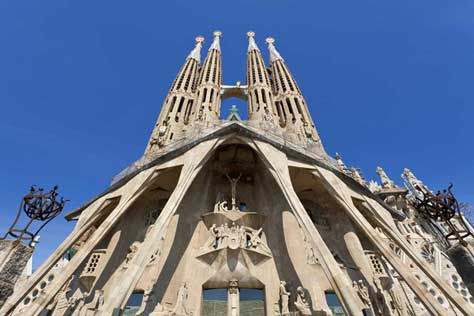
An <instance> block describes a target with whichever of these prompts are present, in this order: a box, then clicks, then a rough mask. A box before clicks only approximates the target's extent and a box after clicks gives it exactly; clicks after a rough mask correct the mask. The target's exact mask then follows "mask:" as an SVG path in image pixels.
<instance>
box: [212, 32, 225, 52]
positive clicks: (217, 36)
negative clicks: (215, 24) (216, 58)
mask: <svg viewBox="0 0 474 316" xmlns="http://www.w3.org/2000/svg"><path fill="white" fill-rule="evenodd" d="M221 36H222V32H221V31H214V41H212V45H211V47H209V50H211V49H215V50H218V51H221V45H220V38H221Z"/></svg>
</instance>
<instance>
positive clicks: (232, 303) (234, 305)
mask: <svg viewBox="0 0 474 316" xmlns="http://www.w3.org/2000/svg"><path fill="white" fill-rule="evenodd" d="M238 286H239V284H238V282H237V280H231V281H230V282H229V288H228V290H227V316H239V315H240V306H239V304H240V293H239V287H238Z"/></svg>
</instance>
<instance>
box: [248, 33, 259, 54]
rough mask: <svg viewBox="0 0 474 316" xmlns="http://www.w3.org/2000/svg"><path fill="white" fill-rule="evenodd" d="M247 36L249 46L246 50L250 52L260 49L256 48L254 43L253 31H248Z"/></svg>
mask: <svg viewBox="0 0 474 316" xmlns="http://www.w3.org/2000/svg"><path fill="white" fill-rule="evenodd" d="M247 36H248V37H249V47H248V49H247V51H248V52H250V51H252V50H258V51H260V49H258V46H257V43H255V32H253V31H248V32H247Z"/></svg>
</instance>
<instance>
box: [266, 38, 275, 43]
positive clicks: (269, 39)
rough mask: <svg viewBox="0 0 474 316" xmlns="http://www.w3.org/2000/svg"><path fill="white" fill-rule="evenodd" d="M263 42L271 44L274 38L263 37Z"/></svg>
mask: <svg viewBox="0 0 474 316" xmlns="http://www.w3.org/2000/svg"><path fill="white" fill-rule="evenodd" d="M265 42H267V44H273V43H275V39H274V38H273V37H267V38H266V39H265Z"/></svg>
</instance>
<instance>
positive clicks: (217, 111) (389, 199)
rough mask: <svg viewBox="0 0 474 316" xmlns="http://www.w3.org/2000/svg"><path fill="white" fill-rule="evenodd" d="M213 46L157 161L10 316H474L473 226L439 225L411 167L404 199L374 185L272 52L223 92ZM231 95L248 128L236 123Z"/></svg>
mask: <svg viewBox="0 0 474 316" xmlns="http://www.w3.org/2000/svg"><path fill="white" fill-rule="evenodd" d="M213 35H214V36H213V40H212V43H211V45H210V46H209V49H208V52H207V55H206V57H205V59H204V61H201V50H202V47H203V44H204V38H203V37H197V38H196V43H195V47H194V49H192V51H191V52H190V53H189V55H188V56H187V58H186V60H185V62H184V65H183V66H182V67H181V69H180V70H179V72H178V74H177V76H176V78H175V80H174V82H173V83H172V85H171V87H170V89H169V92H168V94H167V96H166V99H165V100H164V102H163V105H162V107H161V112H160V114H159V117H158V119H157V121H156V124H155V126H154V127H153V129H152V132H151V136H150V138H149V141H148V143H147V147H146V149H145V152H144V154H143V156H142V157H141V158H140V159H139V160H138V161H136V162H133V163H132V164H131V165H130V166H129V167H127V168H126V169H125V170H123V171H122V172H120V173H119V174H118V175H117V176H116V177H115V178H114V179H113V182H112V184H111V185H110V187H109V188H108V189H107V190H106V191H105V192H102V193H100V194H98V195H97V196H96V197H95V198H93V199H92V200H91V201H89V202H87V203H85V204H84V205H83V206H81V207H80V208H78V209H75V210H73V211H70V212H69V213H68V214H67V215H66V218H67V219H68V220H71V221H72V220H73V221H76V224H75V228H74V230H73V232H72V233H71V234H70V235H69V236H68V237H67V239H65V240H64V241H63V243H62V244H61V245H60V246H59V247H58V248H57V249H56V251H55V252H54V253H53V254H52V255H51V256H50V257H49V258H48V259H47V260H46V261H45V262H44V263H43V264H42V265H41V266H40V267H39V268H38V269H37V271H35V273H34V274H33V275H32V276H31V277H29V278H28V279H27V280H25V281H23V282H22V284H20V285H19V286H17V287H16V288H15V291H14V292H13V294H12V295H11V296H10V297H9V299H8V300H7V301H6V303H5V304H4V305H3V307H2V308H1V310H0V314H1V315H9V316H16V315H22V316H26V315H28V316H39V315H53V316H86V315H87V316H89V315H117V316H118V315H137V316H142V315H143V316H144V315H153V316H158V315H161V316H165V315H166V316H168V315H176V316H190V315H194V316H198V315H203V316H217V315H228V316H237V315H242V316H247V315H266V316H276V315H334V316H336V315H353V316H369V315H372V316H415V315H421V316H424V315H436V316H448V315H449V316H451V315H452V316H457V315H465V316H469V315H471V316H472V315H474V298H473V297H472V295H471V293H473V292H472V291H473V290H474V287H473V286H474V280H472V278H473V276H472V273H471V274H470V273H469V271H471V272H472V270H469V264H466V260H467V261H469V260H471V261H472V256H471V257H469V255H470V253H471V251H472V246H471V244H470V242H471V237H470V236H469V234H470V233H471V231H472V228H471V227H470V226H469V224H467V222H466V221H465V219H464V217H463V215H462V214H461V213H459V212H457V213H455V214H453V216H451V218H450V219H449V220H448V221H446V220H443V221H441V220H438V221H437V220H436V218H435V219H430V218H428V217H427V215H426V214H427V212H426V209H421V208H423V205H425V208H426V205H428V206H430V205H431V206H433V207H436V206H437V204H436V203H434V202H433V201H434V200H433V201H432V202H431V204H429V203H430V202H426V203H425V204H423V201H424V200H426V197H431V196H434V194H433V193H431V190H430V189H429V188H428V187H427V186H426V185H425V184H423V183H422V182H421V181H420V180H419V179H417V178H416V176H415V175H414V174H413V173H412V172H411V171H410V170H409V169H405V170H403V174H402V178H403V183H404V185H400V186H399V185H397V184H396V183H395V182H394V181H392V179H391V178H390V177H389V176H388V175H387V174H386V173H385V171H384V170H383V169H382V168H380V167H378V168H377V173H378V174H379V175H380V182H379V183H377V182H374V181H372V182H370V183H366V181H365V180H364V178H363V176H362V174H361V173H360V171H359V170H358V169H356V168H349V167H347V166H346V165H345V163H344V162H343V160H342V157H341V156H340V155H336V156H335V157H334V158H333V157H331V156H330V155H328V154H327V153H326V152H325V150H324V147H323V144H322V141H321V138H320V136H319V134H318V132H317V129H316V126H315V123H314V121H313V119H312V117H311V115H310V112H309V109H308V105H307V103H306V101H305V99H304V97H303V94H302V92H301V91H300V88H299V87H298V84H297V82H296V80H295V78H294V77H293V75H292V73H291V71H290V69H289V67H288V65H287V63H286V62H285V61H284V59H283V57H282V56H281V55H280V53H279V52H278V51H277V49H276V47H275V40H274V39H273V38H267V39H266V45H267V46H268V54H269V64H268V66H267V65H266V64H265V61H264V59H263V57H262V54H261V51H260V49H259V47H258V45H257V42H256V39H255V34H254V33H253V32H248V33H247V37H248V49H247V64H246V83H245V84H240V83H237V84H234V85H225V84H223V82H222V62H221V47H220V39H221V36H222V34H221V32H219V31H216V32H214V34H213ZM229 97H236V98H240V99H242V100H244V101H245V102H247V110H248V118H247V119H246V120H242V119H241V118H240V116H239V115H237V114H236V113H235V111H234V112H233V114H231V115H230V116H229V117H228V118H227V119H223V118H222V115H221V112H222V110H221V102H222V100H224V99H226V98H229ZM448 202H449V201H448ZM433 203H434V204H433ZM71 250H72V252H71ZM65 253H69V254H70V253H73V254H74V255H73V256H71V259H70V260H69V261H68V262H67V264H61V265H60V266H58V265H57V263H58V262H60V261H61V260H63V257H64V254H65ZM460 256H464V257H463V258H465V259H462V260H458V259H459V258H460Z"/></svg>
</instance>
